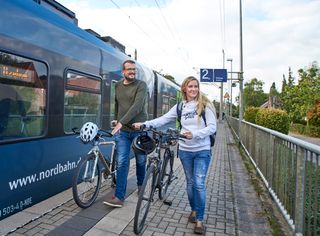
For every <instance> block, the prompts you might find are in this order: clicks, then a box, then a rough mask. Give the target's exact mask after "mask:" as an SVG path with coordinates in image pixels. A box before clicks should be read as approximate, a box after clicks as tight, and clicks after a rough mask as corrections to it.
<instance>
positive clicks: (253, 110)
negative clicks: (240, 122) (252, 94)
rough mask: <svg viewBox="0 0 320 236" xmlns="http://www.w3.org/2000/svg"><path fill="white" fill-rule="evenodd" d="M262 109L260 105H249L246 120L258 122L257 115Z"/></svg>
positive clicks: (245, 113) (245, 115)
mask: <svg viewBox="0 0 320 236" xmlns="http://www.w3.org/2000/svg"><path fill="white" fill-rule="evenodd" d="M260 109H261V108H259V107H248V108H247V109H246V110H245V112H244V119H245V121H248V122H250V123H253V124H256V116H257V113H258V111H259V110H260Z"/></svg>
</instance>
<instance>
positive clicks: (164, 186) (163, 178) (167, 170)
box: [159, 149, 173, 200]
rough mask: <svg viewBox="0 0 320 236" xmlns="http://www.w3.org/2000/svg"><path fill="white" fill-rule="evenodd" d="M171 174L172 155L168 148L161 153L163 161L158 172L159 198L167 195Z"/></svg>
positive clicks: (161, 198)
mask: <svg viewBox="0 0 320 236" xmlns="http://www.w3.org/2000/svg"><path fill="white" fill-rule="evenodd" d="M172 176H173V157H172V156H171V152H170V150H169V149H166V150H165V152H164V154H163V163H162V168H161V172H160V183H159V185H160V186H159V199H160V200H163V199H164V198H165V197H166V196H167V192H168V187H169V185H170V184H171V181H172Z"/></svg>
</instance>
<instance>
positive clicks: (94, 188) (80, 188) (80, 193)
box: [72, 153, 101, 208]
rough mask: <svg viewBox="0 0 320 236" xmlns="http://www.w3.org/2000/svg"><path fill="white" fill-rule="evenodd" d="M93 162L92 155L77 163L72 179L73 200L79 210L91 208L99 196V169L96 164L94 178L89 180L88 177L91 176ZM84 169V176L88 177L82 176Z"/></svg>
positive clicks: (93, 157)
mask: <svg viewBox="0 0 320 236" xmlns="http://www.w3.org/2000/svg"><path fill="white" fill-rule="evenodd" d="M94 161H95V156H94V154H92V153H91V154H88V155H87V156H86V157H85V158H84V159H83V160H82V161H81V162H80V163H79V165H78V167H77V169H76V171H75V173H74V176H73V179H72V194H73V199H74V201H75V202H76V203H77V205H78V206H79V207H81V208H87V207H89V206H91V205H92V204H93V203H94V201H95V200H96V198H97V196H98V194H99V190H100V186H101V169H100V167H99V164H98V163H97V166H96V167H97V168H96V171H95V174H94V176H95V177H94V178H93V179H91V178H89V177H90V176H92V171H93V170H92V168H93V167H94ZM86 168H87V173H86V176H89V177H86V176H84V174H85V172H86V171H85V170H86Z"/></svg>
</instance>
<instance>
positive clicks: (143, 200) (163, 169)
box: [134, 128, 182, 234]
mask: <svg viewBox="0 0 320 236" xmlns="http://www.w3.org/2000/svg"><path fill="white" fill-rule="evenodd" d="M144 130H145V131H146V132H149V131H150V132H151V133H152V136H153V139H154V140H155V142H156V148H155V151H154V152H153V153H151V154H150V155H148V165H147V172H146V176H145V178H144V181H143V184H142V186H141V190H140V193H139V197H138V202H137V206H136V211H135V216H134V232H135V233H136V234H139V233H140V232H141V230H142V229H143V227H144V223H145V221H146V218H147V215H148V212H149V208H150V205H151V203H152V202H153V201H154V194H155V191H156V189H158V190H159V199H160V200H163V199H165V198H166V196H167V191H168V187H169V185H170V184H171V183H172V181H173V180H174V179H176V177H174V175H173V163H174V151H172V150H171V149H170V147H171V146H175V145H176V144H177V140H178V139H179V138H180V137H182V136H181V135H180V134H179V131H178V130H176V129H168V130H167V131H166V132H161V131H157V130H156V129H153V128H144ZM161 149H163V151H164V152H163V155H161ZM169 204H170V203H169Z"/></svg>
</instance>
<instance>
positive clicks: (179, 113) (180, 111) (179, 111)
mask: <svg viewBox="0 0 320 236" xmlns="http://www.w3.org/2000/svg"><path fill="white" fill-rule="evenodd" d="M182 106H183V103H182V102H178V104H177V121H178V123H179V124H178V125H179V129H181V114H182Z"/></svg>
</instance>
